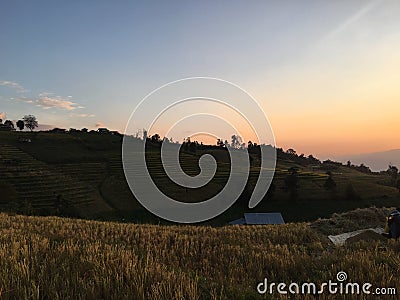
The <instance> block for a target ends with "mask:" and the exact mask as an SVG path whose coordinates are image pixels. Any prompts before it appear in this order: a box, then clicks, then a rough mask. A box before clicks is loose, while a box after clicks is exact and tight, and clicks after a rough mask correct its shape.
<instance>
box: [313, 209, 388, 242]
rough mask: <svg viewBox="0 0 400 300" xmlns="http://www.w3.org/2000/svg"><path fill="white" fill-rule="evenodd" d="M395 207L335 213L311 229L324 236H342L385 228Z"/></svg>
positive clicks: (319, 220)
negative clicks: (343, 234)
mask: <svg viewBox="0 0 400 300" xmlns="http://www.w3.org/2000/svg"><path fill="white" fill-rule="evenodd" d="M394 209H395V208H394V207H390V208H387V207H382V208H377V207H370V208H359V209H355V210H352V211H349V212H345V213H334V214H333V215H332V217H331V218H329V219H318V220H317V221H315V222H313V223H312V224H311V227H312V228H314V229H316V230H317V231H318V232H321V233H322V234H326V235H328V234H340V233H344V232H349V231H354V230H359V229H365V228H376V227H385V220H386V219H385V218H386V216H387V215H389V214H390V212H392V211H393V210H394Z"/></svg>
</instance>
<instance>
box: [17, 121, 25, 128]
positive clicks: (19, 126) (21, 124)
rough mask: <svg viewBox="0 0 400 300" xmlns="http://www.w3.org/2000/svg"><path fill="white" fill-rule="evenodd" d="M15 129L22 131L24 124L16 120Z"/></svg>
mask: <svg viewBox="0 0 400 300" xmlns="http://www.w3.org/2000/svg"><path fill="white" fill-rule="evenodd" d="M17 127H18V128H19V130H24V128H25V123H24V121H22V120H18V121H17Z"/></svg>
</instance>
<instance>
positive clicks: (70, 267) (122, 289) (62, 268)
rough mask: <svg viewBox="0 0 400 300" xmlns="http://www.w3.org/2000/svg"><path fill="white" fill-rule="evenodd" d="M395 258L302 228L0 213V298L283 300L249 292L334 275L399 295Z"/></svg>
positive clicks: (395, 248) (370, 245) (394, 252)
mask: <svg viewBox="0 0 400 300" xmlns="http://www.w3.org/2000/svg"><path fill="white" fill-rule="evenodd" d="M399 243H400V242H399ZM399 251H400V246H399V244H398V243H396V242H395V241H388V242H387V241H361V242H358V243H355V244H351V245H346V246H343V247H334V246H333V245H332V244H330V243H329V241H328V239H327V238H326V236H324V235H322V234H320V233H318V232H317V231H316V230H315V229H313V228H312V227H311V226H309V224H305V223H292V224H286V225H268V226H225V227H217V228H215V227H214V228H213V227H206V226H158V225H135V224H121V223H110V222H109V223H107V222H96V221H87V220H78V219H63V218H58V217H29V216H19V215H6V214H0V294H1V299H281V298H282V299H287V297H288V296H280V295H279V294H276V293H275V294H272V295H269V294H265V295H263V296H261V295H259V294H258V292H257V289H256V287H257V284H258V283H259V282H261V281H263V279H264V278H268V281H271V282H272V281H274V282H287V283H290V282H299V283H301V282H311V281H312V282H315V283H321V282H326V281H328V280H330V279H331V280H334V279H335V278H336V274H337V273H338V272H339V271H345V272H346V273H347V274H348V278H349V280H351V281H353V282H370V283H372V284H373V285H374V286H381V287H400V259H399ZM280 297H281V298H280ZM340 297H343V296H338V295H335V296H328V295H325V294H323V295H321V296H320V297H319V298H318V299H344V298H340ZM360 297H361V296H360ZM299 298H301V297H300V296H296V299H299ZM304 298H307V299H308V298H309V299H315V298H314V296H304ZM346 299H356V298H355V296H354V295H353V296H351V297H349V296H348V298H346ZM359 299H362V298H359ZM379 299H383V298H379ZM390 299H395V298H390Z"/></svg>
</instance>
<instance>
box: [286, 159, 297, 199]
mask: <svg viewBox="0 0 400 300" xmlns="http://www.w3.org/2000/svg"><path fill="white" fill-rule="evenodd" d="M289 172H290V174H289V175H288V176H286V178H285V188H286V190H287V191H289V193H290V198H291V199H292V200H295V199H296V198H297V196H298V185H297V183H298V181H299V176H298V168H296V167H292V168H290V169H289Z"/></svg>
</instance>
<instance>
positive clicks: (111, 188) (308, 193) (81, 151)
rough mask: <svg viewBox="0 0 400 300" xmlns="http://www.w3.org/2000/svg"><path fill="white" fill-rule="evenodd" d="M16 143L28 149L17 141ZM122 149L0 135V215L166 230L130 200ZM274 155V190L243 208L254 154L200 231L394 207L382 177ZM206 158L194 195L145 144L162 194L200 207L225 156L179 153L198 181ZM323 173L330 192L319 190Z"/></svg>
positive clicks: (223, 174) (84, 138) (114, 141)
mask: <svg viewBox="0 0 400 300" xmlns="http://www.w3.org/2000/svg"><path fill="white" fill-rule="evenodd" d="M21 137H23V138H29V139H31V141H32V142H31V143H23V142H20V138H21ZM121 142H122V137H121V136H118V135H109V134H96V133H93V134H90V133H82V132H76V133H58V134H57V133H48V132H34V133H28V132H0V174H1V175H0V187H1V195H2V197H1V199H0V208H1V210H2V211H8V212H17V213H24V214H35V215H60V216H77V217H81V218H90V219H97V220H114V221H133V222H136V223H160V222H161V223H162V224H164V223H165V224H167V223H166V222H164V221H163V220H159V219H158V218H156V217H154V216H153V215H151V214H150V213H148V212H147V211H146V210H145V209H144V208H143V207H142V206H141V205H140V204H139V203H138V202H137V201H136V199H134V197H133V196H132V193H131V191H130V190H129V187H128V185H127V183H126V180H125V177H124V172H123V168H122V162H121ZM278 150H279V151H278V161H277V168H276V173H275V177H274V181H273V188H272V189H271V190H270V192H269V194H268V195H267V197H265V199H264V200H263V201H262V202H261V203H260V204H259V205H258V206H257V207H256V208H255V209H253V210H249V209H248V208H247V204H248V199H249V197H250V195H251V192H252V189H253V188H254V185H255V182H256V180H257V178H258V172H259V160H258V155H257V149H253V150H251V151H250V155H251V170H250V177H249V180H248V184H247V187H246V189H245V191H244V193H243V194H242V195H241V197H240V198H239V200H238V201H237V202H236V203H235V204H234V205H233V206H232V207H231V208H230V209H229V210H228V211H226V212H225V213H224V214H222V215H221V216H219V217H217V218H216V219H213V220H210V221H209V222H207V223H206V224H209V225H223V224H226V223H227V222H228V221H231V220H233V219H236V218H239V217H241V216H242V214H243V213H244V212H250V211H252V212H268V211H280V212H282V214H283V216H284V219H285V220H286V221H312V220H315V219H317V218H319V217H327V216H329V215H330V214H332V213H334V212H344V211H347V210H350V209H354V208H358V207H369V206H372V205H375V206H377V207H382V206H398V203H399V200H400V198H399V192H398V190H397V189H396V188H394V187H391V186H389V184H388V182H389V181H390V180H389V177H387V176H386V175H384V174H381V175H378V174H374V173H368V172H361V171H360V170H359V169H357V168H348V167H346V166H343V165H341V164H337V163H334V162H330V161H327V162H324V163H321V162H319V161H318V160H316V159H314V158H304V157H301V156H297V155H293V154H287V153H285V152H283V151H282V150H281V149H278ZM205 153H209V154H211V155H213V156H214V157H215V158H216V159H217V162H218V168H217V173H216V176H215V177H214V178H213V180H211V182H210V183H209V184H207V185H206V186H205V187H203V188H200V189H194V190H190V189H189V190H186V189H184V188H182V187H179V186H177V185H176V184H174V183H173V182H172V181H171V180H170V179H169V178H168V177H167V176H166V174H165V171H164V169H163V168H162V165H161V160H160V146H159V144H158V143H156V144H152V143H150V145H149V147H148V151H147V163H148V165H149V170H150V173H151V175H152V178H153V179H154V181H155V183H156V184H157V186H158V187H159V188H160V189H161V190H162V191H163V192H165V193H167V194H168V195H170V196H172V197H174V198H175V199H176V200H179V201H194V202H196V201H202V200H205V199H207V198H208V197H210V196H212V195H214V194H216V193H218V192H219V191H220V190H221V189H222V188H223V187H224V185H225V182H226V180H227V178H228V176H229V170H230V163H229V156H228V154H227V151H226V150H225V149H221V148H219V147H208V146H207V147H199V146H197V148H196V149H195V150H194V151H181V154H180V158H181V159H180V160H181V165H182V168H183V170H184V171H185V172H187V173H188V174H192V175H194V174H198V172H199V167H198V160H199V157H200V156H201V155H202V154H205ZM293 169H296V170H297V173H296V178H297V179H296V180H297V182H296V187H295V188H296V194H295V197H293V195H292V193H291V192H290V191H289V190H288V187H287V178H288V176H290V175H291V172H292V171H291V170H293ZM328 171H329V172H330V173H331V176H332V178H333V180H334V182H335V184H336V188H335V189H331V190H328V189H326V187H325V183H326V181H327V179H328V177H329V176H328V175H327V172H328Z"/></svg>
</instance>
